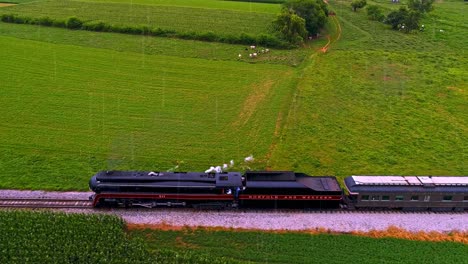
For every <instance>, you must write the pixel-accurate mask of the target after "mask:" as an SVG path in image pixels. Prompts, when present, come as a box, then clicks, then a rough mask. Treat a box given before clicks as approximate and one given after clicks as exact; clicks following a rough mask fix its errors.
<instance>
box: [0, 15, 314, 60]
mask: <svg viewBox="0 0 468 264" xmlns="http://www.w3.org/2000/svg"><path fill="white" fill-rule="evenodd" d="M0 35H1V36H8V37H13V38H19V39H27V40H34V41H40V42H48V43H54V44H65V45H73V46H82V47H91V48H98V49H109V50H115V51H122V52H133V53H141V54H148V55H165V56H175V57H181V58H200V59H207V60H223V61H235V62H247V63H249V62H251V59H250V58H249V51H245V46H244V45H233V44H224V43H216V42H202V41H193V40H181V39H171V38H165V37H147V36H133V35H126V34H116V33H106V34H103V33H100V32H89V31H82V30H79V31H72V30H67V29H62V28H52V27H37V26H30V25H21V24H8V23H0ZM322 43H323V41H317V43H311V44H310V47H311V48H312V47H314V46H317V47H318V46H319V45H320V44H322ZM309 53H310V50H308V49H285V50H275V52H271V53H268V54H263V55H262V56H260V57H258V58H257V59H256V61H255V62H256V63H267V64H284V65H287V66H293V67H296V66H298V65H300V64H301V63H302V61H303V60H304V59H305V58H306V57H307V54H309ZM238 54H241V55H242V58H241V59H239V57H238Z"/></svg>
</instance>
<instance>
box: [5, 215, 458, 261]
mask: <svg viewBox="0 0 468 264" xmlns="http://www.w3.org/2000/svg"><path fill="white" fill-rule="evenodd" d="M0 232H1V234H2V236H0V246H1V248H2V254H0V262H2V263H46V262H47V263H50V262H57V263H135V262H137V263H207V264H208V263H214V264H217V263H311V262H312V263H323V262H327V263H358V262H359V263H376V262H381V261H383V260H385V263H426V262H433V263H464V259H465V258H466V249H467V245H466V244H462V243H455V242H423V241H406V240H402V239H393V238H380V239H376V238H368V237H359V236H353V235H338V234H297V233H280V234H275V233H266V232H253V231H248V232H247V231H241V232H234V231H209V230H203V229H197V230H190V229H187V230H180V231H163V230H139V229H127V227H126V226H125V224H124V223H123V221H122V220H121V219H120V218H117V217H115V216H108V215H104V214H95V215H94V214H64V213H57V212H55V213H53V212H48V211H39V212H38V211H36V212H30V211H5V210H1V211H0ZM110 245H111V246H110ZM58 248H60V250H57V249H58ZM338 249H339V250H338ZM369 252H372V254H369Z"/></svg>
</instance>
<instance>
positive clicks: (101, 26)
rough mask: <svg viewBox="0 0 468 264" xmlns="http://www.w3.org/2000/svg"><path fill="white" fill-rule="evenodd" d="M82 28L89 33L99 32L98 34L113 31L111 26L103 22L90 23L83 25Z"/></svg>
mask: <svg viewBox="0 0 468 264" xmlns="http://www.w3.org/2000/svg"><path fill="white" fill-rule="evenodd" d="M82 28H83V29H84V30H89V31H98V32H109V31H111V26H109V25H108V24H106V23H104V22H102V21H89V22H86V23H83V26H82Z"/></svg>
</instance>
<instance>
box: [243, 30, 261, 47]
mask: <svg viewBox="0 0 468 264" xmlns="http://www.w3.org/2000/svg"><path fill="white" fill-rule="evenodd" d="M256 43H257V39H256V38H255V37H253V36H252V35H249V34H246V33H244V32H242V33H241V34H240V36H239V44H247V45H251V44H256Z"/></svg>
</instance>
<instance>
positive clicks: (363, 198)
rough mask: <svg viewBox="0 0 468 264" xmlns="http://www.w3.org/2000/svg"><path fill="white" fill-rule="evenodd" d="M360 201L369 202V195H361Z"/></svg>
mask: <svg viewBox="0 0 468 264" xmlns="http://www.w3.org/2000/svg"><path fill="white" fill-rule="evenodd" d="M361 200H362V201H369V195H362V196H361Z"/></svg>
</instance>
